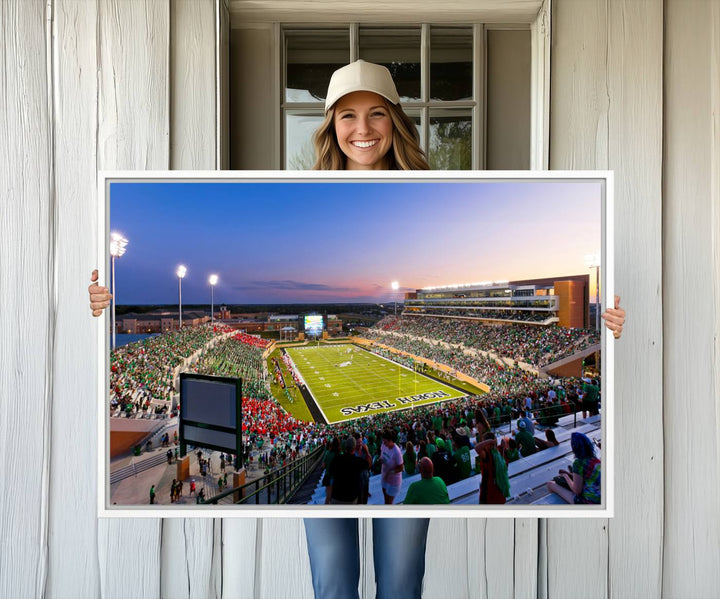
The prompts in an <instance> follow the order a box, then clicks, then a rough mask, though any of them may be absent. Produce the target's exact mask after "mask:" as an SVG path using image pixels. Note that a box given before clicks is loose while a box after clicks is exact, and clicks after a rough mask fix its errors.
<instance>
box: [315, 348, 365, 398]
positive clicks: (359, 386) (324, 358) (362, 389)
mask: <svg viewBox="0 0 720 599" xmlns="http://www.w3.org/2000/svg"><path fill="white" fill-rule="evenodd" d="M320 357H321V358H322V359H323V360H325V362H326V363H327V364H329V365H330V366H333V363H332V362H331V361H330V360H328V359H327V358H326V357H325V356H324V355H320ZM340 376H341V377H344V378H347V379H350V381H351V382H352V384H353V385H355V386H356V387H357V388H358V389H360V392H361V393H364V394H366V393H367V389H364V388H363V387H362V386H361V385H359V384H358V383H356V382H355V379H353V378H352V377H351V376H350V375H349V374H346V373H344V372H341V373H340Z"/></svg>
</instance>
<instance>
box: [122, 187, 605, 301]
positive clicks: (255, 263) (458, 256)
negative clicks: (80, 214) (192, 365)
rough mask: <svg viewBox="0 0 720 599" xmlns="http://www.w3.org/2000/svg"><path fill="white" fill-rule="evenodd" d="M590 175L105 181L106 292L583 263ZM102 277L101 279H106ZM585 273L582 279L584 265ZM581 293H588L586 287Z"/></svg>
mask: <svg viewBox="0 0 720 599" xmlns="http://www.w3.org/2000/svg"><path fill="white" fill-rule="evenodd" d="M600 189H601V188H600V184H599V183H597V182H585V181H572V182H557V181H542V182H538V181H535V182H533V181H511V182H499V181H468V182H422V181H416V182H415V181H414V182H397V181H383V182H364V181H355V182H352V183H347V182H339V181H327V182H311V181H306V182H289V181H277V182H269V183H256V182H253V183H249V182H209V183H188V182H181V181H180V182H173V183H156V182H138V183H125V182H123V183H113V184H111V192H110V225H111V226H110V230H111V231H118V232H120V233H122V234H123V235H124V236H125V237H126V238H127V239H128V240H129V244H128V247H127V253H126V254H125V255H124V256H123V257H121V258H119V259H118V260H117V261H116V282H117V302H118V304H155V303H174V302H177V298H178V282H177V277H176V276H175V271H176V268H177V266H178V265H179V264H184V265H185V266H186V267H187V275H186V277H185V279H184V280H183V303H209V302H210V286H209V284H208V277H209V275H210V274H211V273H216V274H217V275H218V276H219V282H218V284H217V286H216V287H215V303H216V304H220V303H233V304H234V303H294V302H334V301H338V302H377V301H387V300H389V299H392V298H393V294H392V290H391V289H390V283H391V281H394V280H397V281H399V283H400V292H402V291H404V290H414V289H417V288H419V287H424V286H428V285H444V284H453V283H463V282H472V281H486V280H504V279H507V280H513V279H523V278H533V277H545V276H555V275H568V274H584V273H587V272H589V271H588V270H587V268H586V267H585V265H584V255H585V254H589V253H595V252H599V250H600V246H601V241H600V230H601V229H600V197H601V196H600ZM108 278H109V277H108ZM592 278H593V279H594V277H592ZM592 293H593V294H594V291H593V292H592Z"/></svg>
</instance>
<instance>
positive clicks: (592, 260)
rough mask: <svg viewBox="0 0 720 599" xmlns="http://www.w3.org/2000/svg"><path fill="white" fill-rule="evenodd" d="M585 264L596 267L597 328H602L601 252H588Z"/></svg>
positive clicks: (588, 266)
mask: <svg viewBox="0 0 720 599" xmlns="http://www.w3.org/2000/svg"><path fill="white" fill-rule="evenodd" d="M585 266H586V267H587V268H594V269H595V328H596V330H598V331H599V330H600V254H586V255H585Z"/></svg>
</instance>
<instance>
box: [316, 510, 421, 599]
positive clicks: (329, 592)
mask: <svg viewBox="0 0 720 599" xmlns="http://www.w3.org/2000/svg"><path fill="white" fill-rule="evenodd" d="M372 524H373V559H374V562H375V584H376V585H377V593H376V597H377V599H390V598H392V599H405V598H406V597H407V598H408V599H420V595H421V592H422V580H423V575H424V573H425V543H426V541H427V530H428V525H429V524H430V520H429V519H428V518H373V520H372ZM305 536H306V537H307V545H308V553H309V554H310V568H311V569H312V583H313V590H314V591H315V599H358V583H359V580H360V547H359V545H360V544H359V537H358V520H357V519H356V518H306V519H305Z"/></svg>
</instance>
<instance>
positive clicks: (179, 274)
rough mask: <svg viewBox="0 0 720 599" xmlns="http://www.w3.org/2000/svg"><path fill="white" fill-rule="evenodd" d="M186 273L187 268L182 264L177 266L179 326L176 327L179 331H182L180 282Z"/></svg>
mask: <svg viewBox="0 0 720 599" xmlns="http://www.w3.org/2000/svg"><path fill="white" fill-rule="evenodd" d="M186 272H187V268H185V267H184V266H183V265H182V264H181V265H180V266H178V268H177V271H176V273H175V274H176V275H177V278H178V312H179V314H180V326H179V327H178V330H179V331H182V280H183V279H184V278H185V273H186Z"/></svg>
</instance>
